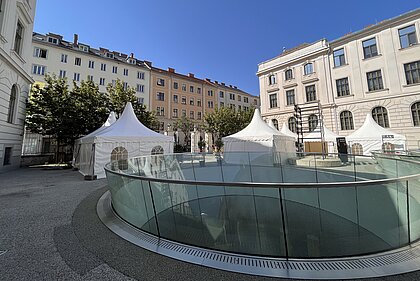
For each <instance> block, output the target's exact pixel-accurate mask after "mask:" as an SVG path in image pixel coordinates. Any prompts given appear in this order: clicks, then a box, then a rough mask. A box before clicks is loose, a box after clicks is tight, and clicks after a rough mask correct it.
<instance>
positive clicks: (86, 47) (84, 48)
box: [79, 45, 89, 53]
mask: <svg viewBox="0 0 420 281" xmlns="http://www.w3.org/2000/svg"><path fill="white" fill-rule="evenodd" d="M79 50H80V51H82V52H86V53H87V52H89V46H86V45H79Z"/></svg>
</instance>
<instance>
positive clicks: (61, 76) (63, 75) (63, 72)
mask: <svg viewBox="0 0 420 281" xmlns="http://www.w3.org/2000/svg"><path fill="white" fill-rule="evenodd" d="M58 77H60V78H65V77H66V71H65V70H60V75H59V76H58Z"/></svg>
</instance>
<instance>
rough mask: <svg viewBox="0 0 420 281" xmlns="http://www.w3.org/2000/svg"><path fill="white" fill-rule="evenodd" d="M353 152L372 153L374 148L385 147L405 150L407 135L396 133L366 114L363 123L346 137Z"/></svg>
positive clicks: (380, 148)
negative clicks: (384, 145)
mask: <svg viewBox="0 0 420 281" xmlns="http://www.w3.org/2000/svg"><path fill="white" fill-rule="evenodd" d="M346 140H347V141H348V143H349V147H351V148H352V153H353V154H364V155H370V154H371V152H372V151H373V150H382V149H383V146H382V145H383V144H388V146H386V147H384V148H386V149H390V150H405V145H406V137H405V136H403V135H400V134H396V133H394V132H392V131H391V130H389V129H387V128H383V127H381V126H380V125H378V123H376V122H375V120H374V119H373V118H372V115H370V114H368V115H366V119H365V122H364V123H363V125H362V126H361V127H360V128H359V129H357V130H356V131H354V132H353V133H352V134H350V135H349V136H347V137H346Z"/></svg>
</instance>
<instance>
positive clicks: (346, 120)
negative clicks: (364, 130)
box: [340, 110, 354, 131]
mask: <svg viewBox="0 0 420 281" xmlns="http://www.w3.org/2000/svg"><path fill="white" fill-rule="evenodd" d="M340 124H341V130H343V131H346V130H354V125H353V114H352V113H351V112H350V111H348V110H345V111H342V112H341V113H340Z"/></svg>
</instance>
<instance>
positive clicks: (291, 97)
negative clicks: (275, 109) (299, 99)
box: [286, 90, 295, 105]
mask: <svg viewBox="0 0 420 281" xmlns="http://www.w3.org/2000/svg"><path fill="white" fill-rule="evenodd" d="M286 104H287V105H293V104H295V90H288V91H286Z"/></svg>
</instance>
